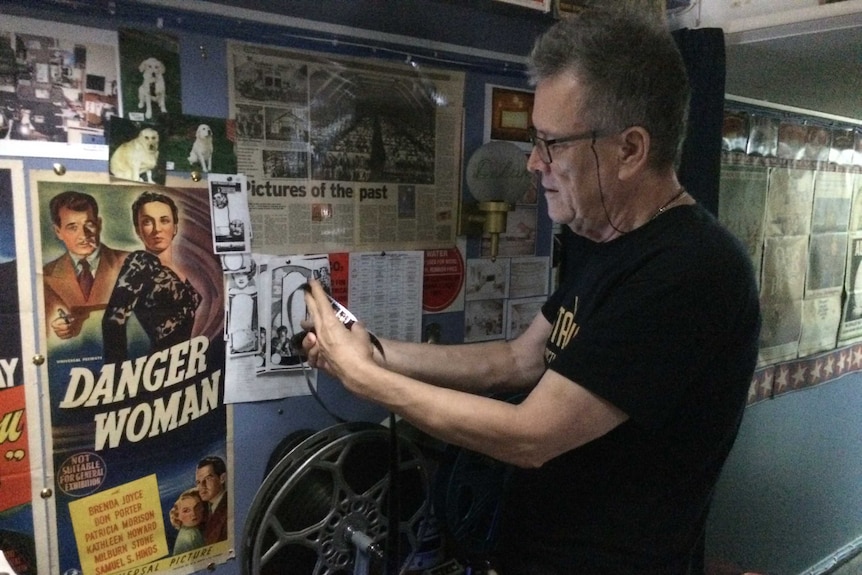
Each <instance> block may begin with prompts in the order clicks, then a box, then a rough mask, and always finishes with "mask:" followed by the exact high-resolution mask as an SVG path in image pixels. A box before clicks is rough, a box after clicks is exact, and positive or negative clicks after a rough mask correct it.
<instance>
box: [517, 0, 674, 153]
mask: <svg viewBox="0 0 862 575" xmlns="http://www.w3.org/2000/svg"><path fill="white" fill-rule="evenodd" d="M528 73H529V77H530V81H531V83H532V84H533V85H535V84H537V83H539V82H541V81H542V80H545V79H549V78H552V77H555V76H558V75H560V74H566V73H567V74H573V75H574V76H575V77H577V78H578V79H579V80H580V81H581V82H582V83H583V85H584V89H585V93H584V100H583V102H584V104H583V109H582V110H580V112H581V113H582V114H583V118H584V120H585V122H587V124H588V125H589V126H590V127H591V128H593V129H594V130H597V131H599V132H611V133H615V132H621V131H622V130H625V129H626V128H630V127H632V126H640V127H642V128H644V129H645V130H646V131H647V132H649V134H650V142H651V145H650V152H649V161H650V165H652V166H653V167H666V166H669V165H676V164H677V163H678V161H679V155H680V153H681V149H682V142H683V140H684V138H685V132H686V122H687V118H688V106H689V98H690V94H691V88H690V87H689V83H688V76H687V75H686V69H685V64H684V63H683V60H682V56H681V55H680V53H679V50H678V48H677V46H676V43H675V42H674V40H673V37H672V36H671V34H670V31H669V29H668V27H667V25H666V24H665V23H664V21H663V20H662V19H661V17H660V16H659V15H657V14H655V13H653V12H650V11H649V10H646V9H645V8H643V7H641V8H640V10H636V9H633V8H625V7H622V8H620V7H617V8H607V7H604V6H591V7H589V8H587V9H585V10H583V11H582V12H580V13H578V14H577V15H574V16H572V17H567V18H565V19H562V20H560V21H559V22H557V23H555V24H554V25H553V26H552V27H551V28H550V29H549V30H547V31H546V32H545V33H544V34H543V35H542V36H540V37H539V38H538V39H537V40H536V43H535V45H534V46H533V50H532V52H531V53H530V57H529V63H528Z"/></svg>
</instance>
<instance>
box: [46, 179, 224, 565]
mask: <svg viewBox="0 0 862 575" xmlns="http://www.w3.org/2000/svg"><path fill="white" fill-rule="evenodd" d="M74 181H75V180H71V181H70V180H69V174H67V176H66V178H64V181H49V179H43V180H40V181H38V183H37V186H36V187H37V189H38V216H37V219H38V223H34V228H35V229H40V225H41V230H40V240H41V248H40V251H41V258H42V262H41V265H42V267H41V278H42V291H43V296H44V304H45V326H44V328H45V330H46V334H47V350H48V353H47V357H48V362H47V363H48V366H47V367H48V384H49V390H50V392H49V393H50V406H51V407H50V412H51V424H52V440H53V465H54V478H55V499H56V517H57V531H58V547H59V569H58V570H57V572H59V573H74V572H76V571H75V570H78V571H80V572H81V573H82V574H83V575H103V574H124V573H125V574H131V573H143V572H146V573H162V572H170V573H174V572H178V573H190V572H193V571H197V570H200V569H203V568H204V567H205V566H206V565H208V564H210V563H219V562H222V561H224V560H226V559H227V558H228V550H229V549H230V548H232V547H233V544H232V537H233V534H229V533H228V532H227V529H228V526H230V525H232V524H233V522H232V520H231V517H232V512H231V510H230V509H229V508H228V504H230V505H232V504H233V501H232V499H233V498H232V495H231V494H232V490H231V483H230V478H231V477H232V469H231V464H232V455H231V453H230V451H229V445H230V425H229V419H228V413H227V408H226V407H225V405H224V402H223V372H224V350H225V345H224V327H223V321H224V313H223V310H224V287H223V275H222V270H221V265H220V263H219V261H218V259H217V257H216V256H215V255H214V254H213V245H212V234H211V230H210V220H211V216H210V202H209V197H208V193H207V190H206V188H204V187H200V188H167V187H162V186H143V185H132V184H129V185H125V184H124V183H118V182H112V183H110V184H108V183H73V182H74ZM210 508H212V509H210ZM145 565H146V566H147V567H146V570H145V571H142V570H141V566H145Z"/></svg>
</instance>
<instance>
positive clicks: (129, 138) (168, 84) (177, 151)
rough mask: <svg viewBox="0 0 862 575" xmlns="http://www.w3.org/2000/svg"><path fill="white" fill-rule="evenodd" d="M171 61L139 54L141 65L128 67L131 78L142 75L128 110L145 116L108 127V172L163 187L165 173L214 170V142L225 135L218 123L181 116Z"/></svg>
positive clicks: (114, 120) (131, 41)
mask: <svg viewBox="0 0 862 575" xmlns="http://www.w3.org/2000/svg"><path fill="white" fill-rule="evenodd" d="M127 41H128V43H129V45H134V46H136V47H139V46H141V45H142V44H146V41H145V40H144V39H142V38H138V37H137V36H132V37H130V38H129V39H128V40H127ZM170 56H171V55H170V54H168V53H167V52H165V51H164V50H163V51H161V52H159V51H158V50H156V53H155V54H154V53H153V52H149V53H146V52H144V53H143V54H140V55H139V56H138V59H137V60H134V61H133V62H137V63H133V62H128V66H127V68H126V69H127V70H128V72H129V74H131V75H133V76H137V74H140V76H138V77H139V80H138V82H135V83H134V84H132V86H134V85H137V94H136V95H137V102H135V101H134V92H133V91H129V92H128V93H127V94H128V96H129V97H130V98H132V101H131V102H127V103H128V104H129V106H128V107H129V108H132V109H134V106H135V104H137V107H138V109H139V110H141V111H140V112H129V113H128V117H127V118H118V117H113V118H111V121H110V122H109V126H108V128H109V133H110V137H109V144H110V158H109V169H110V173H111V175H113V176H114V177H116V178H122V179H124V180H131V181H135V182H145V183H149V184H164V176H165V172H166V170H201V171H203V172H207V173H209V172H211V171H212V169H213V155H214V152H215V148H216V146H215V142H214V137H215V135H216V134H223V133H224V132H223V130H224V128H223V126H222V125H221V121H220V120H218V119H215V118H204V117H196V116H185V115H183V114H181V113H180V111H179V109H180V106H179V104H178V102H179V94H178V93H177V94H174V92H173V90H174V87H175V86H176V85H177V83H178V78H175V76H177V75H178V71H179V67H178V62H174V61H173V59H172V58H171V57H170ZM166 62H169V64H166ZM133 70H136V72H132V71H133ZM130 87H131V86H130ZM166 102H167V103H166ZM154 116H155V117H154ZM145 119H146V120H145ZM214 122H215V123H214ZM219 158H221V156H219ZM217 163H219V164H220V165H221V164H222V163H224V162H223V161H222V160H218V162H217ZM224 168H230V166H224ZM234 169H235V168H234ZM159 180H160V181H159Z"/></svg>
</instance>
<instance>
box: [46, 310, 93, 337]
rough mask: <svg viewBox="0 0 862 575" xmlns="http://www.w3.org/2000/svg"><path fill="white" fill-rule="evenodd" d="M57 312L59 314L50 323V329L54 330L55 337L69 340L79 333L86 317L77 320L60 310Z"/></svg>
mask: <svg viewBox="0 0 862 575" xmlns="http://www.w3.org/2000/svg"><path fill="white" fill-rule="evenodd" d="M58 311H59V312H60V313H59V315H58V316H57V318H56V319H54V320H53V321H52V322H51V329H53V330H54V334H55V335H56V336H57V337H59V338H60V339H71V338H73V337H75V336H77V335H78V334H79V333H81V328H82V327H83V325H84V320H85V319H87V318H86V317H82V318H78V317H76V316H74V315H72V314H70V313H67V312H65V311H63V310H62V309H60V310H58Z"/></svg>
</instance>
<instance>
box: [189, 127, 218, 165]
mask: <svg viewBox="0 0 862 575" xmlns="http://www.w3.org/2000/svg"><path fill="white" fill-rule="evenodd" d="M189 163H190V164H192V165H194V164H200V165H201V169H202V170H203V171H205V172H211V171H212V169H213V131H212V130H211V129H210V127H209V126H208V125H207V124H200V125H198V129H197V130H196V131H195V142H194V144H192V151H191V153H190V154H189Z"/></svg>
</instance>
